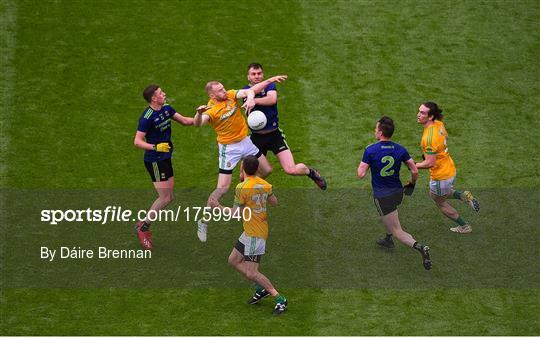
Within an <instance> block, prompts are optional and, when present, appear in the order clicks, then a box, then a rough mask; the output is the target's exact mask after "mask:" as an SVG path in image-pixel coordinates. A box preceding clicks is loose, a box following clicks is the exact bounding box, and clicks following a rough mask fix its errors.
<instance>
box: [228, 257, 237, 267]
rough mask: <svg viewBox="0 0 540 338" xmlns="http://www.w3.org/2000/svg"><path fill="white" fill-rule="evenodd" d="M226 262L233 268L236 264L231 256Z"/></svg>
mask: <svg viewBox="0 0 540 338" xmlns="http://www.w3.org/2000/svg"><path fill="white" fill-rule="evenodd" d="M227 262H228V263H229V265H231V266H234V267H235V266H236V264H237V262H236V261H235V260H234V258H233V257H232V256H229V259H228V260H227Z"/></svg>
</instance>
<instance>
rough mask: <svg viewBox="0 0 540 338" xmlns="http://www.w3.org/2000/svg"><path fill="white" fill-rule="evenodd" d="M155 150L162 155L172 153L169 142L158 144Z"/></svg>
mask: <svg viewBox="0 0 540 338" xmlns="http://www.w3.org/2000/svg"><path fill="white" fill-rule="evenodd" d="M155 150H156V151H157V152H160V153H168V152H169V151H171V146H170V145H169V143H167V142H163V143H158V144H156V145H155Z"/></svg>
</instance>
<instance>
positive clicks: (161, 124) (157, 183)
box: [134, 84, 193, 250]
mask: <svg viewBox="0 0 540 338" xmlns="http://www.w3.org/2000/svg"><path fill="white" fill-rule="evenodd" d="M143 97H144V99H145V100H146V102H148V107H146V108H145V109H144V111H143V113H142V115H141V117H140V118H139V126H138V128H137V132H136V133H135V140H134V144H135V146H136V147H138V148H141V149H144V150H145V152H144V166H145V167H146V170H147V171H148V174H150V178H151V179H152V182H153V183H154V187H155V188H156V191H157V193H158V198H157V199H156V200H155V201H154V203H153V204H152V206H151V207H150V210H149V212H148V213H147V215H149V214H150V212H151V211H153V212H157V211H159V210H161V209H163V208H165V207H166V206H167V205H169V203H171V201H172V200H173V198H174V196H173V188H174V173H173V167H172V162H171V157H172V152H173V144H172V142H171V120H175V121H176V122H179V123H180V124H183V125H185V126H190V125H193V118H191V117H184V116H182V115H180V114H179V113H177V112H176V110H174V108H173V107H171V106H169V105H168V104H167V103H166V98H167V96H166V94H165V92H164V91H163V90H162V89H161V88H160V87H159V86H158V85H156V84H152V85H149V86H148V87H146V89H145V90H144V91H143ZM150 223H151V222H150V220H149V219H148V217H147V218H146V219H144V220H142V221H140V222H138V223H137V224H136V226H135V230H136V231H137V237H138V238H139V242H140V243H141V246H142V247H143V248H144V249H146V250H152V232H151V231H150Z"/></svg>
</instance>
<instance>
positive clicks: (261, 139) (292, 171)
mask: <svg viewBox="0 0 540 338" xmlns="http://www.w3.org/2000/svg"><path fill="white" fill-rule="evenodd" d="M247 78H248V81H249V85H247V86H245V87H244V88H243V89H249V88H252V87H253V86H254V85H256V84H258V83H261V82H262V81H264V71H263V67H262V65H261V64H259V63H252V64H250V65H249V66H248V73H247ZM277 99H278V93H277V89H276V85H275V83H270V84H269V85H267V86H266V87H265V88H264V89H262V90H261V91H260V92H259V93H258V94H256V95H255V107H254V108H253V110H254V111H255V110H260V111H262V112H263V113H264V115H266V120H267V123H266V126H265V127H264V128H263V129H262V130H251V141H253V144H255V145H256V146H257V148H259V150H260V151H261V152H262V153H263V154H264V155H265V156H266V153H267V152H268V150H271V151H272V152H273V153H274V155H276V157H277V158H278V160H279V163H280V164H281V167H282V168H283V170H284V171H285V173H286V174H288V175H297V176H299V175H306V176H308V177H309V178H311V179H312V180H313V182H315V184H317V186H318V187H319V188H321V189H322V190H326V188H327V185H326V180H325V179H324V178H323V177H322V176H321V174H320V173H319V172H318V171H317V170H316V169H314V168H310V167H308V166H306V165H305V164H304V163H297V164H295V163H294V158H293V154H292V152H291V150H290V149H289V146H288V144H287V142H286V141H285V134H283V131H282V130H281V129H280V128H279V124H278V123H279V119H278V108H277Z"/></svg>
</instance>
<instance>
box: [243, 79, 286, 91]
mask: <svg viewBox="0 0 540 338" xmlns="http://www.w3.org/2000/svg"><path fill="white" fill-rule="evenodd" d="M286 79H287V75H277V76H272V77H271V78H269V79H266V80H264V81H262V82H259V83H257V84H256V85H253V86H252V87H251V90H253V91H254V92H255V94H257V93H260V92H261V91H262V90H263V89H264V88H266V86H268V85H269V84H271V83H273V82H282V81H285V80H286Z"/></svg>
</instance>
